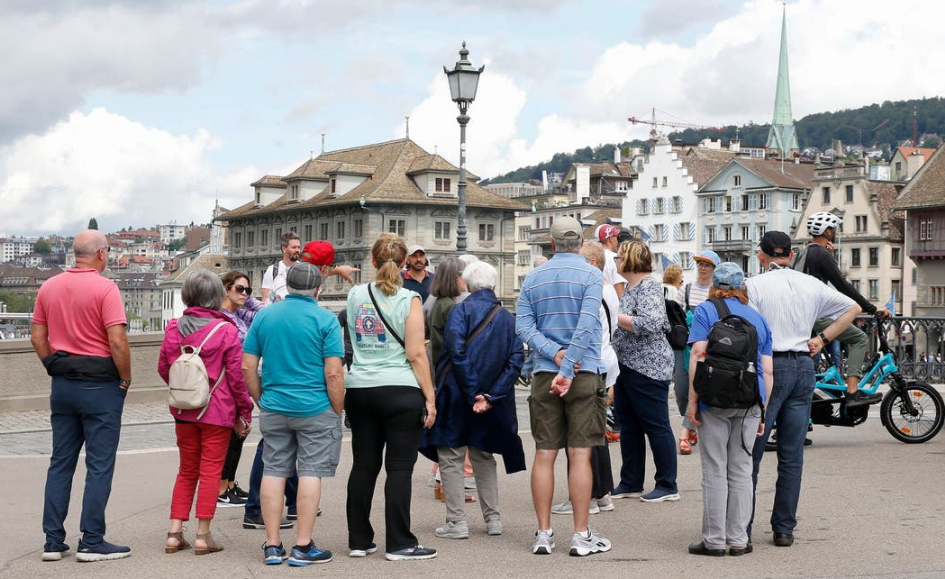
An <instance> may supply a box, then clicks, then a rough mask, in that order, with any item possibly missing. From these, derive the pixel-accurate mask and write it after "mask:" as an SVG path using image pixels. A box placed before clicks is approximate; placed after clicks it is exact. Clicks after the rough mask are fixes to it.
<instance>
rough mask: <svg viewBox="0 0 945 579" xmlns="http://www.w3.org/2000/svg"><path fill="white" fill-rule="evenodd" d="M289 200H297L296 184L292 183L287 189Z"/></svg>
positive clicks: (297, 188)
mask: <svg viewBox="0 0 945 579" xmlns="http://www.w3.org/2000/svg"><path fill="white" fill-rule="evenodd" d="M289 200H290V201H298V200H299V186H298V185H293V186H292V188H291V189H289Z"/></svg>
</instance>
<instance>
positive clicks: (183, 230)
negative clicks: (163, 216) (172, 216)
mask: <svg viewBox="0 0 945 579" xmlns="http://www.w3.org/2000/svg"><path fill="white" fill-rule="evenodd" d="M158 234H159V235H160V237H161V241H163V242H164V243H172V242H174V241H177V240H179V239H184V237H186V236H187V226H186V225H177V223H176V222H175V221H172V222H170V223H168V224H166V225H159V226H158Z"/></svg>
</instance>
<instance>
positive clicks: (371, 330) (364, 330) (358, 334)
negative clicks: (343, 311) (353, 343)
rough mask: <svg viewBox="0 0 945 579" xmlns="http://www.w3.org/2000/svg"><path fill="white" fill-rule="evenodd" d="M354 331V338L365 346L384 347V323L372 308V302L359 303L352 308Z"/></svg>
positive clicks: (385, 339)
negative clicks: (373, 337) (372, 337)
mask: <svg viewBox="0 0 945 579" xmlns="http://www.w3.org/2000/svg"><path fill="white" fill-rule="evenodd" d="M354 333H355V339H356V340H357V341H358V342H359V343H361V344H362V347H367V348H386V347H387V346H386V344H385V342H387V334H386V332H385V331H384V323H383V322H381V318H380V316H378V315H377V311H376V310H375V309H374V304H372V303H370V302H368V303H366V304H361V305H360V306H358V307H357V308H355V310H354ZM370 336H377V338H376V339H369V337H370Z"/></svg>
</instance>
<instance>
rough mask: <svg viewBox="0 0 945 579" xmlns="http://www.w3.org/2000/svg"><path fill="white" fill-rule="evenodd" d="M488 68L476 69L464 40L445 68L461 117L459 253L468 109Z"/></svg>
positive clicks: (463, 224)
mask: <svg viewBox="0 0 945 579" xmlns="http://www.w3.org/2000/svg"><path fill="white" fill-rule="evenodd" d="M485 68H486V67H485V66H481V67H479V70H476V69H475V68H474V67H473V65H472V63H470V62H469V51H468V50H466V42H463V48H462V49H460V51H459V60H458V61H456V66H455V67H454V68H453V70H449V69H447V68H446V67H445V66H444V67H443V72H445V73H446V78H447V79H448V80H449V82H450V96H451V97H452V99H453V102H454V103H456V105H457V106H459V116H458V117H456V120H457V121H458V122H459V190H458V192H457V195H458V200H459V219H458V223H457V227H456V253H458V254H459V255H463V254H465V253H466V124H467V123H468V122H469V115H467V114H466V111H467V110H468V109H469V105H470V103H472V102H473V101H474V100H475V99H476V89H477V88H479V75H480V74H482V71H483V70H484V69H485Z"/></svg>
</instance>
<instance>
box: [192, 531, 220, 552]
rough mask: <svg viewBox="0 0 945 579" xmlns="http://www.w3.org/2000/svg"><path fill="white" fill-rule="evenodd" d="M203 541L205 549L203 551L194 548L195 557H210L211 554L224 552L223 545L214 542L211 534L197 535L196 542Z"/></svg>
mask: <svg viewBox="0 0 945 579" xmlns="http://www.w3.org/2000/svg"><path fill="white" fill-rule="evenodd" d="M197 541H203V542H204V544H205V545H206V547H205V548H203V549H201V548H200V547H194V554H195V555H209V554H210V553H219V552H220V551H222V550H223V545H218V544H217V543H216V542H214V540H213V537H212V536H211V535H210V532H209V531H207V532H206V533H197V539H196V540H195V541H194V542H195V543H196V542H197Z"/></svg>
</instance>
